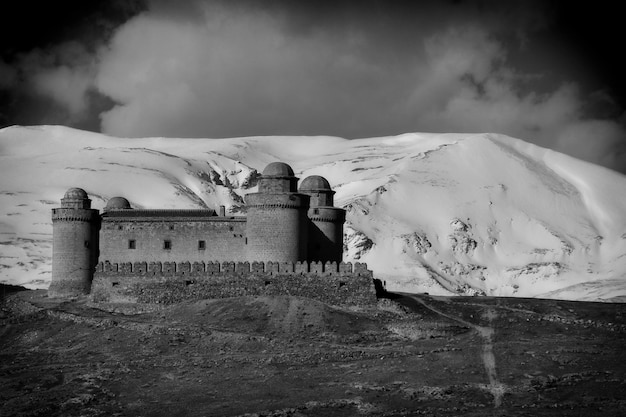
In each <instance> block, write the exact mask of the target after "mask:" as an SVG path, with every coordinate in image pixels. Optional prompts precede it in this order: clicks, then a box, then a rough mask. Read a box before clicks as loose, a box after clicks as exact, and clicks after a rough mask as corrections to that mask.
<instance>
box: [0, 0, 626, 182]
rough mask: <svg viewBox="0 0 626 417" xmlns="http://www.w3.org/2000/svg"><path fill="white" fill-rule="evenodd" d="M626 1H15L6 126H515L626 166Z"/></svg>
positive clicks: (330, 130) (2, 108)
mask: <svg viewBox="0 0 626 417" xmlns="http://www.w3.org/2000/svg"><path fill="white" fill-rule="evenodd" d="M612 3H617V2H610V1H606V0H597V1H594V2H588V1H587V2H584V3H583V2H576V1H557V0H551V1H546V0H544V1H531V0H528V1H479V0H475V1H469V0H468V1H462V0H457V1H452V0H449V1H445V0H441V1H434V0H433V1H403V2H402V1H394V0H387V1H383V0H379V1H376V0H358V1H357V0H335V1H326V0H316V1H298V0H263V1H261V0H188V1H173V0H108V1H107V0H90V1H84V0H57V1H54V2H51V1H46V2H43V1H28V0H22V1H20V2H16V4H14V5H11V6H6V7H5V6H3V8H4V9H3V12H4V13H3V15H4V16H11V17H10V18H11V20H12V21H13V23H14V24H13V25H4V26H3V27H2V29H0V126H6V125H12V124H22V125H32V124H64V125H68V126H74V127H78V128H81V129H88V130H93V131H101V132H103V133H107V134H111V135H116V136H123V137H139V136H172V137H232V136H250V135H335V136H342V137H346V138H359V137H372V136H382V135H394V134H399V133H405V132H497V133H505V134H508V135H511V136H514V137H518V138H521V139H524V140H527V141H529V142H533V143H536V144H538V145H541V146H545V147H549V148H552V149H556V150H559V151H562V152H565V153H568V154H570V155H573V156H576V157H579V158H582V159H586V160H589V161H592V162H595V163H598V164H602V165H604V166H607V167H610V168H612V169H615V170H618V171H620V172H623V173H626V128H625V126H626V116H625V115H624V114H625V113H624V110H625V109H626V87H625V83H624V80H623V77H624V74H626V71H625V70H626V68H625V66H626V65H625V64H624V62H622V60H621V55H623V52H622V50H623V46H622V44H621V42H622V40H623V39H624V36H623V32H622V31H623V24H622V22H621V19H622V18H621V16H622V14H621V12H620V11H619V10H618V9H617V6H615V5H612ZM16 27H18V28H20V29H19V30H18V29H15V28H16Z"/></svg>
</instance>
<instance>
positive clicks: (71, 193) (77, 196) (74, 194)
mask: <svg viewBox="0 0 626 417" xmlns="http://www.w3.org/2000/svg"><path fill="white" fill-rule="evenodd" d="M63 198H64V199H67V200H84V199H87V198H89V197H88V196H87V192H86V191H85V190H83V189H82V188H70V189H69V190H67V192H66V193H65V196H63Z"/></svg>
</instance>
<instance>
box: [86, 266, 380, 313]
mask: <svg viewBox="0 0 626 417" xmlns="http://www.w3.org/2000/svg"><path fill="white" fill-rule="evenodd" d="M260 295H292V296H300V297H308V298H313V299H317V300H319V301H323V302H326V303H329V304H335V305H343V304H349V305H367V304H372V303H375V302H376V291H375V289H374V285H373V276H372V271H370V270H368V269H367V265H366V264H364V263H358V262H357V263H355V264H354V265H353V264H352V263H349V262H341V263H336V262H326V263H322V262H296V263H293V262H252V263H249V262H222V263H220V262H206V263H205V262H193V263H192V262H134V263H131V262H124V263H111V262H100V263H99V264H97V266H96V271H95V276H94V281H93V283H92V297H93V299H94V301H97V302H132V303H136V302H138V303H155V304H170V303H177V302H181V301H185V300H195V299H205V298H227V297H241V296H260Z"/></svg>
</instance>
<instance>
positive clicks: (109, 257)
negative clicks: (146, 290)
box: [99, 215, 246, 262]
mask: <svg viewBox="0 0 626 417" xmlns="http://www.w3.org/2000/svg"><path fill="white" fill-rule="evenodd" d="M102 220H103V221H102V230H101V242H100V257H99V259H100V261H115V262H135V261H137V260H143V261H147V262H150V261H155V262H156V261H161V260H164V259H167V260H169V261H176V262H183V261H192V262H193V261H201V260H204V259H215V260H219V261H225V260H233V261H244V260H245V246H246V219H245V218H236V217H235V218H232V217H217V216H214V217H210V218H206V219H191V218H189V219H186V218H184V217H182V218H176V217H164V218H151V217H145V218H137V217H135V218H123V217H119V218H118V217H106V215H105V216H103V218H102ZM131 241H132V242H134V243H133V244H132V245H133V246H134V248H131V247H130V246H131ZM166 241H167V242H169V244H168V246H167V247H166V245H165V242H166ZM201 242H203V243H201Z"/></svg>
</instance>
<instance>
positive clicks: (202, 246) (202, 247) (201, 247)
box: [198, 240, 206, 250]
mask: <svg viewBox="0 0 626 417" xmlns="http://www.w3.org/2000/svg"><path fill="white" fill-rule="evenodd" d="M205 249H206V241H204V240H199V241H198V250H205Z"/></svg>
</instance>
